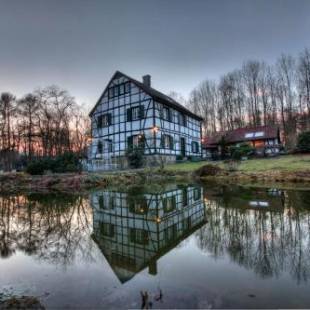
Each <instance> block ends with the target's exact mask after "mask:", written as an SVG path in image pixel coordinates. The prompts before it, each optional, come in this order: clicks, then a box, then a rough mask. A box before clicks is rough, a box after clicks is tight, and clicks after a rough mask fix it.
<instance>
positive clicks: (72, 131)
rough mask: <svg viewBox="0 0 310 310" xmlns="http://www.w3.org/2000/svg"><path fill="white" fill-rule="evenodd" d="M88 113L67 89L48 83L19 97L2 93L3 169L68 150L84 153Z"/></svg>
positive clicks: (0, 149)
mask: <svg viewBox="0 0 310 310" xmlns="http://www.w3.org/2000/svg"><path fill="white" fill-rule="evenodd" d="M88 122H89V120H88V116H87V115H86V113H85V112H83V111H82V109H81V108H80V107H79V106H78V104H77V103H76V102H75V100H74V98H73V97H72V96H71V95H70V94H69V93H68V91H66V90H63V89H60V88H59V87H57V86H49V87H46V88H43V89H37V90H36V91H34V92H32V93H29V94H27V95H25V96H24V97H22V98H16V97H15V96H14V95H13V94H11V93H8V92H3V93H2V94H1V96H0V166H1V167H0V169H5V170H9V169H12V168H14V165H15V164H16V162H18V161H20V160H21V159H22V160H23V162H24V163H25V162H26V163H27V162H29V161H31V160H33V159H36V158H39V157H54V156H57V155H60V154H64V153H67V152H74V153H77V154H80V155H81V156H83V154H84V153H85V149H86V144H87V138H88V137H89V134H88V128H89V124H88Z"/></svg>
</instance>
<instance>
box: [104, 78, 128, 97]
mask: <svg viewBox="0 0 310 310" xmlns="http://www.w3.org/2000/svg"><path fill="white" fill-rule="evenodd" d="M128 93H130V82H126V83H122V84H119V85H115V86H111V87H110V88H109V91H108V96H109V98H110V99H111V98H114V97H117V96H122V95H124V94H128Z"/></svg>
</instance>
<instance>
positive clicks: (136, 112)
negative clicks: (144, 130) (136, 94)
mask: <svg viewBox="0 0 310 310" xmlns="http://www.w3.org/2000/svg"><path fill="white" fill-rule="evenodd" d="M131 113H132V118H131V120H133V121H135V120H137V119H140V107H135V108H132V109H131Z"/></svg>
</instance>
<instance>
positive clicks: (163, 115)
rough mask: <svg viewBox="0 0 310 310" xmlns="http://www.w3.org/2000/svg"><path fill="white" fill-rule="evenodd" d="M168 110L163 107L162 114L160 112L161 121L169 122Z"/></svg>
mask: <svg viewBox="0 0 310 310" xmlns="http://www.w3.org/2000/svg"><path fill="white" fill-rule="evenodd" d="M170 114H171V113H170V109H169V108H167V107H163V109H162V112H161V117H162V119H164V120H166V121H171V115H170Z"/></svg>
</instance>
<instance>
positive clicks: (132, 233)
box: [130, 228, 136, 242]
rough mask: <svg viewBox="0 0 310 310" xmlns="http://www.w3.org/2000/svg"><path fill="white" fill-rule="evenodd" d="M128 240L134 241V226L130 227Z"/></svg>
mask: <svg viewBox="0 0 310 310" xmlns="http://www.w3.org/2000/svg"><path fill="white" fill-rule="evenodd" d="M130 241H131V242H136V230H135V229H134V228H130Z"/></svg>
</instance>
